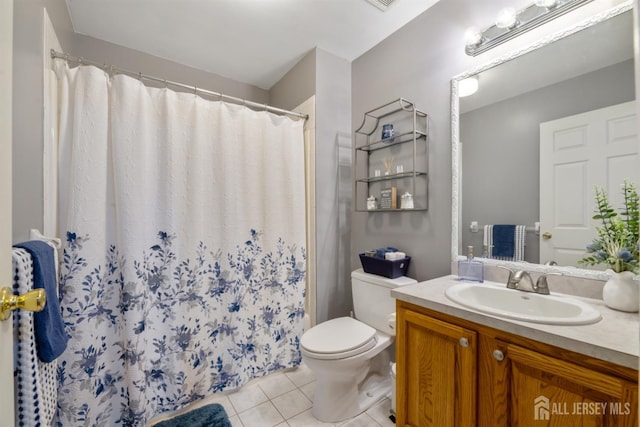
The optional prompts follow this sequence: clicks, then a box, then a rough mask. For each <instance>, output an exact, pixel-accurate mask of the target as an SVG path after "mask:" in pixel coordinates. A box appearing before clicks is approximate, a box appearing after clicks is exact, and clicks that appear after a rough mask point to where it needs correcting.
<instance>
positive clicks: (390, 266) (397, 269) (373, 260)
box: [360, 254, 411, 279]
mask: <svg viewBox="0 0 640 427" xmlns="http://www.w3.org/2000/svg"><path fill="white" fill-rule="evenodd" d="M410 261H411V257H410V256H408V257H405V258H403V259H396V260H393V261H392V260H386V259H384V258H379V257H376V256H369V255H366V254H360V262H361V263H362V268H363V269H364V272H365V273H370V274H377V275H378V276H384V277H388V278H389V279H395V278H396V277H400V276H406V275H407V269H408V268H409V262H410Z"/></svg>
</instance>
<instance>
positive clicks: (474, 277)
mask: <svg viewBox="0 0 640 427" xmlns="http://www.w3.org/2000/svg"><path fill="white" fill-rule="evenodd" d="M458 279H459V280H468V281H471V282H480V283H482V282H484V264H483V263H482V262H480V261H478V260H476V259H474V258H473V246H467V259H463V260H460V261H458Z"/></svg>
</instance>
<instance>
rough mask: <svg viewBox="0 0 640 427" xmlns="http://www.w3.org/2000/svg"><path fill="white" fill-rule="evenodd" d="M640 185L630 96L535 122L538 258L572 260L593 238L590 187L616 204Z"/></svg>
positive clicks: (574, 261) (560, 261)
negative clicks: (626, 183) (627, 186)
mask: <svg viewBox="0 0 640 427" xmlns="http://www.w3.org/2000/svg"><path fill="white" fill-rule="evenodd" d="M625 178H626V179H629V180H631V181H632V182H635V183H636V184H640V180H639V178H640V159H639V157H638V134H637V130H636V111H635V101H632V102H626V103H623V104H618V105H614V106H611V107H606V108H602V109H598V110H593V111H589V112H586V113H582V114H578V115H575V116H570V117H564V118H562V119H558V120H553V121H550V122H546V123H541V124H540V230H541V232H540V262H542V263H544V262H547V261H551V260H553V261H556V262H557V263H558V264H559V265H574V266H576V265H578V263H577V261H578V260H579V259H581V258H583V257H584V256H585V246H586V245H587V244H589V243H591V241H592V240H593V238H594V237H595V226H596V225H598V223H597V222H595V221H593V220H592V219H591V217H592V216H593V215H594V212H593V208H594V201H593V200H594V199H593V196H594V186H596V185H599V186H602V187H603V188H604V189H605V190H606V191H607V194H608V195H609V201H610V202H611V203H612V204H613V206H614V207H618V206H621V202H622V196H621V194H622V193H621V184H622V182H623V180H624V179H625Z"/></svg>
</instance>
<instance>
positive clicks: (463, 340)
mask: <svg viewBox="0 0 640 427" xmlns="http://www.w3.org/2000/svg"><path fill="white" fill-rule="evenodd" d="M460 345H461V346H462V347H469V340H468V339H466V338H465V337H462V338H460Z"/></svg>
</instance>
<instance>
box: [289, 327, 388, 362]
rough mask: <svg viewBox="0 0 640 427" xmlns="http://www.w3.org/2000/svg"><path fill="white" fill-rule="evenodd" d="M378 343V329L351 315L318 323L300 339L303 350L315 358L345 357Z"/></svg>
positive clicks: (361, 351) (368, 348) (362, 351)
mask: <svg viewBox="0 0 640 427" xmlns="http://www.w3.org/2000/svg"><path fill="white" fill-rule="evenodd" d="M376 343H377V339H376V330H375V329H374V328H372V327H371V326H369V325H367V324H365V323H362V322H360V321H359V320H356V319H353V318H351V317H339V318H337V319H332V320H328V321H326V322H323V323H321V324H319V325H316V326H314V327H313V328H311V329H309V330H308V331H307V332H305V333H304V334H303V335H302V338H301V339H300V346H301V347H302V350H303V352H304V353H305V354H306V355H307V356H309V357H313V358H315V359H344V358H347V357H351V356H355V355H357V354H360V353H364V352H365V351H367V350H370V349H372V348H373V347H375V345H376Z"/></svg>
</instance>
